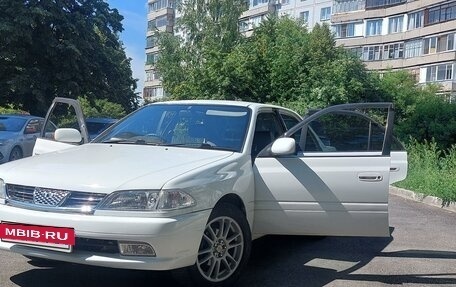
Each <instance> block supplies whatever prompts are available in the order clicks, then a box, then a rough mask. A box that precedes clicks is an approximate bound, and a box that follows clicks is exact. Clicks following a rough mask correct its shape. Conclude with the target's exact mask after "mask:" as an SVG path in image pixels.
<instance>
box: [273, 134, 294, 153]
mask: <svg viewBox="0 0 456 287" xmlns="http://www.w3.org/2000/svg"><path fill="white" fill-rule="evenodd" d="M271 152H272V154H273V155H291V154H294V153H295V152H296V141H295V139H294V138H278V139H277V140H275V141H274V143H273V144H272V146H271Z"/></svg>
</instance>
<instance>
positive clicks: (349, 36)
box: [143, 0, 456, 100]
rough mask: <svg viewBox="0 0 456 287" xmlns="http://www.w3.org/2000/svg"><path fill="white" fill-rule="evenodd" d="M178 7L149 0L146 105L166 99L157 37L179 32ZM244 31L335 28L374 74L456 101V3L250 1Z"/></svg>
mask: <svg viewBox="0 0 456 287" xmlns="http://www.w3.org/2000/svg"><path fill="white" fill-rule="evenodd" d="M174 1H177V0H148V6H149V13H148V30H147V47H146V55H147V61H146V66H145V69H146V82H145V85H144V93H143V95H144V99H146V100H157V99H160V98H162V97H163V96H165V92H164V91H163V87H162V86H161V82H160V78H159V75H158V73H157V72H156V70H155V69H154V63H155V62H156V61H157V59H158V57H159V54H158V47H157V46H156V39H155V37H154V32H155V31H156V30H157V29H158V30H159V31H168V32H173V26H174V22H175V21H174V19H175V17H178V15H177V16H176V14H175V11H174V6H175V5H174ZM248 1H249V2H248V6H249V8H248V10H247V11H245V12H244V13H243V14H242V15H241V17H240V19H239V30H240V32H242V33H244V34H245V35H247V36H249V35H250V34H251V33H252V31H253V29H254V28H255V27H257V26H258V25H259V24H260V23H261V21H263V20H264V19H265V18H266V16H267V15H268V14H275V15H278V16H285V15H287V16H289V17H293V18H297V19H302V20H304V21H305V22H307V25H308V27H309V28H310V29H311V28H312V27H313V26H314V25H315V24H316V23H322V22H327V23H329V24H330V25H331V26H332V28H333V30H334V33H335V36H336V42H337V44H338V45H343V46H345V47H346V48H347V49H350V50H352V51H353V52H354V53H356V54H357V55H359V57H360V58H361V59H362V60H363V61H364V62H365V63H366V66H367V68H368V69H371V70H376V71H385V70H389V69H393V70H398V69H407V70H409V71H410V72H411V73H412V74H414V75H415V77H416V79H417V80H418V81H419V83H422V84H425V83H438V84H440V85H442V90H443V92H445V93H449V94H450V95H451V97H450V99H453V100H456V76H455V72H456V70H455V69H456V44H455V41H456V38H455V37H456V0H445V1H442V0H248Z"/></svg>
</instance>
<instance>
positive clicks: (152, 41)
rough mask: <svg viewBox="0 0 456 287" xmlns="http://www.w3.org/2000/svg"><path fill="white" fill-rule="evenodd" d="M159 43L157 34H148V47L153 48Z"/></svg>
mask: <svg viewBox="0 0 456 287" xmlns="http://www.w3.org/2000/svg"><path fill="white" fill-rule="evenodd" d="M156 45H157V37H155V36H148V37H147V38H146V49H150V48H153V47H155V46H156Z"/></svg>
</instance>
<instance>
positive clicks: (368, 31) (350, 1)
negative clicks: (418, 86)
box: [331, 0, 456, 100]
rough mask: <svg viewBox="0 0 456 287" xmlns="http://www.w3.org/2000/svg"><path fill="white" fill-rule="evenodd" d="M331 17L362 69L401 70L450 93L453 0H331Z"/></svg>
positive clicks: (454, 63) (453, 81) (454, 88)
mask: <svg viewBox="0 0 456 287" xmlns="http://www.w3.org/2000/svg"><path fill="white" fill-rule="evenodd" d="M331 22H332V27H333V29H334V32H335V35H336V39H337V40H336V42H337V44H339V45H344V46H345V47H346V48H347V49H350V50H352V51H353V52H354V53H356V54H357V55H359V57H360V58H361V59H362V60H363V61H364V62H365V63H366V66H367V68H368V69H370V70H376V71H385V70H388V69H393V70H398V69H407V70H409V71H410V72H411V73H412V74H413V75H415V77H416V79H417V80H418V82H419V83H422V84H425V83H438V84H441V85H442V90H443V92H446V93H450V95H451V97H452V99H453V100H454V99H455V98H456V97H455V96H456V77H455V72H456V70H455V69H456V46H455V40H456V38H455V35H456V1H455V0H451V1H448V0H446V1H442V0H415V1H411V0H408V1H407V0H334V2H333V15H332V17H331Z"/></svg>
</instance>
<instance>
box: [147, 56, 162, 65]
mask: <svg viewBox="0 0 456 287" xmlns="http://www.w3.org/2000/svg"><path fill="white" fill-rule="evenodd" d="M146 58H147V59H146V65H155V64H156V63H157V61H158V58H159V56H158V53H147V54H146Z"/></svg>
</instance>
